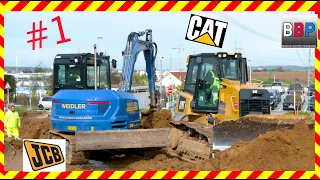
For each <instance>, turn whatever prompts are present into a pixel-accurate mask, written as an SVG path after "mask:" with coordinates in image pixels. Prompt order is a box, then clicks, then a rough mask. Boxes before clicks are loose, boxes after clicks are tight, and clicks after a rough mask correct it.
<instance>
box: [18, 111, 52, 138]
mask: <svg viewBox="0 0 320 180" xmlns="http://www.w3.org/2000/svg"><path fill="white" fill-rule="evenodd" d="M50 129H51V123H50V117H49V114H48V113H43V112H40V113H39V112H34V113H30V112H29V113H26V114H24V116H22V115H21V127H20V138H21V139H47V138H48V135H49V130H50Z"/></svg>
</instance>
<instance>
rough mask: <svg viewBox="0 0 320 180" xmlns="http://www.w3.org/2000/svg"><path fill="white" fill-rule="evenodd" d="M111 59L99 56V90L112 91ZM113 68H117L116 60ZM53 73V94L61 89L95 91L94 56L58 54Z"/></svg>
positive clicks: (87, 54) (113, 62)
mask: <svg viewBox="0 0 320 180" xmlns="http://www.w3.org/2000/svg"><path fill="white" fill-rule="evenodd" d="M109 59H110V56H105V55H103V54H102V53H100V54H97V89H111V81H110V62H109ZM112 67H116V61H115V60H112ZM53 72H54V76H53V84H54V85H53V86H54V87H53V94H55V93H56V92H57V91H59V90H60V89H79V90H82V89H94V86H95V83H94V54H91V53H86V54H85V53H83V54H58V55H56V57H55V59H54V64H53Z"/></svg>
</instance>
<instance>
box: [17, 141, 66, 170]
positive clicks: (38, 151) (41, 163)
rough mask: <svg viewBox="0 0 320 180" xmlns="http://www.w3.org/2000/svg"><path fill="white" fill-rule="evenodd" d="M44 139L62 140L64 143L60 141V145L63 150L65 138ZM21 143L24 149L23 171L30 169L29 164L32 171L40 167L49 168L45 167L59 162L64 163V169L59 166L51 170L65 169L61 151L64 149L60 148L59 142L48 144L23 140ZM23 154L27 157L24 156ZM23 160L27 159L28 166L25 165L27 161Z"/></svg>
mask: <svg viewBox="0 0 320 180" xmlns="http://www.w3.org/2000/svg"><path fill="white" fill-rule="evenodd" d="M37 141H38V140H37ZM45 141H47V142H48V141H60V142H64V144H63V143H62V144H61V145H64V147H63V149H64V151H65V140H45ZM23 145H24V150H25V153H24V154H23V155H24V157H23V160H24V162H23V169H24V171H27V170H30V169H29V168H28V167H30V166H31V169H32V170H33V171H38V170H42V169H46V170H49V169H47V168H49V167H53V166H56V165H60V164H64V169H61V167H60V168H59V169H57V168H54V169H52V168H51V170H65V158H64V153H63V152H64V151H63V150H62V149H61V147H60V146H59V144H57V143H53V144H48V143H43V142H36V141H29V140H24V143H23ZM25 154H26V155H25ZM25 156H27V157H26V158H25ZM25 161H29V166H28V165H27V164H28V163H27V162H25ZM62 168H63V167H62Z"/></svg>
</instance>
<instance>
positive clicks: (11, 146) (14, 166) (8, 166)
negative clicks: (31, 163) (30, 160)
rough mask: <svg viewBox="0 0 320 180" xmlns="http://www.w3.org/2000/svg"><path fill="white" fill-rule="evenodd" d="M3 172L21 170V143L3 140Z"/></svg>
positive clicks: (8, 139)
mask: <svg viewBox="0 0 320 180" xmlns="http://www.w3.org/2000/svg"><path fill="white" fill-rule="evenodd" d="M4 147H5V148H4V154H5V156H4V163H5V170H22V147H23V145H22V141H19V140H14V139H11V138H7V137H6V138H5V141H4Z"/></svg>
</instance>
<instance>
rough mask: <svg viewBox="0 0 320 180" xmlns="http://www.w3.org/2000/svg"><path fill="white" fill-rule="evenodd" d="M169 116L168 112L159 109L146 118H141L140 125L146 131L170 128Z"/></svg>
mask: <svg viewBox="0 0 320 180" xmlns="http://www.w3.org/2000/svg"><path fill="white" fill-rule="evenodd" d="M171 116H172V114H171V111H170V110H167V109H161V110H159V111H155V112H153V113H151V114H150V115H148V116H142V117H141V125H142V126H143V127H144V128H146V129H150V128H166V127H171V125H170V121H171V120H172V119H171Z"/></svg>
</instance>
